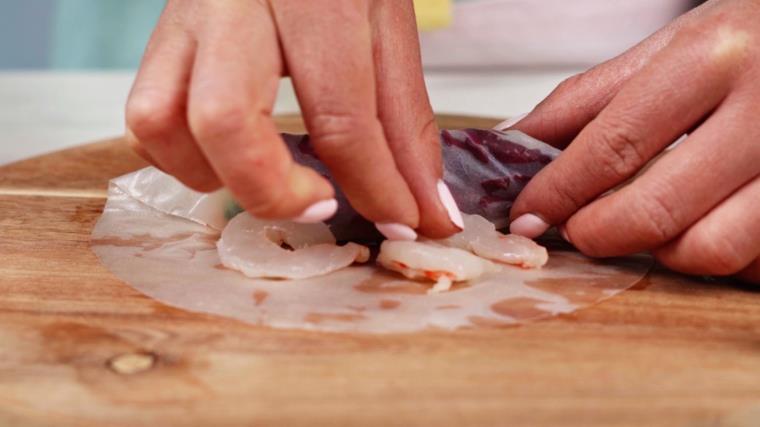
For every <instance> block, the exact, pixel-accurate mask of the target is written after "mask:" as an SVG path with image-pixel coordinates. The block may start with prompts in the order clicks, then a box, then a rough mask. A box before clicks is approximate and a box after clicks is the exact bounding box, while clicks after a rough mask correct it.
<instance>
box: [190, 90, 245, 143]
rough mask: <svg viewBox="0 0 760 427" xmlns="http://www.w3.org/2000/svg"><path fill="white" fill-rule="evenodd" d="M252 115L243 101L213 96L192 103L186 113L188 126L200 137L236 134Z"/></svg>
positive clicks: (210, 137) (212, 137)
mask: <svg viewBox="0 0 760 427" xmlns="http://www.w3.org/2000/svg"><path fill="white" fill-rule="evenodd" d="M252 117H253V114H252V113H251V110H250V109H249V108H247V106H246V105H245V103H243V102H240V101H232V100H223V99H215V98H211V99H209V100H204V101H201V102H196V103H194V104H192V105H191V106H190V110H189V113H188V120H189V123H190V128H191V129H192V131H193V133H194V134H195V135H196V136H197V137H199V138H200V139H214V138H220V137H227V136H232V135H236V134H238V133H240V132H241V131H242V130H243V129H244V128H245V126H246V124H247V121H248V120H250V119H251V118H252Z"/></svg>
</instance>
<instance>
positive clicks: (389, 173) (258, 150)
mask: <svg viewBox="0 0 760 427" xmlns="http://www.w3.org/2000/svg"><path fill="white" fill-rule="evenodd" d="M285 75H289V76H291V77H292V79H293V84H294V87H295V90H296V94H297V96H298V99H299V102H300V105H301V109H302V112H303V115H304V119H305V122H306V127H307V129H308V131H309V133H310V135H311V142H312V144H313V146H314V148H315V150H316V152H317V154H318V155H319V157H320V159H321V160H322V161H323V162H324V163H325V164H326V165H327V166H328V168H329V169H330V171H331V173H332V175H333V176H334V177H335V179H336V181H337V182H338V184H339V185H340V186H341V188H342V189H343V191H344V192H345V193H346V195H347V197H348V199H349V201H350V202H351V204H352V205H353V207H354V208H355V209H356V210H357V211H358V212H359V213H361V214H362V215H363V216H364V217H366V218H367V219H369V220H370V221H373V222H375V223H376V224H378V229H380V230H381V231H382V232H383V233H384V234H385V235H386V236H387V237H389V238H394V239H411V238H414V237H415V236H416V234H415V232H414V230H413V229H415V228H417V229H419V231H420V232H422V233H423V234H425V235H427V236H430V237H443V236H448V235H450V234H452V233H455V232H457V231H458V230H459V228H460V227H461V216H460V215H459V211H458V210H457V209H456V204H455V203H454V201H453V198H451V195H450V193H449V192H448V189H447V188H446V186H445V184H443V181H441V180H440V178H441V176H442V165H441V153H440V146H439V140H438V138H439V136H438V128H437V126H436V124H435V121H434V117H433V113H432V110H431V108H430V103H429V101H428V98H427V92H426V90H425V86H424V81H423V77H422V67H421V64H420V54H419V45H418V39H417V32H416V27H415V22H414V11H413V8H412V3H411V0H408V1H399V2H395V1H394V2H389V1H375V0H362V1H357V0H309V1H299V0H277V1H264V0H225V1H193V2H190V1H182V0H169V1H168V3H167V6H166V8H165V10H164V12H163V14H162V16H161V18H160V20H159V23H158V25H157V27H156V30H155V32H154V34H153V36H152V38H151V41H150V43H149V45H148V47H147V49H146V53H145V56H144V58H143V62H142V64H141V67H140V70H139V72H138V75H137V78H136V80H135V83H134V86H133V88H132V91H131V93H130V96H129V101H128V103H127V111H126V118H127V129H128V131H127V139H128V140H129V141H130V144H131V145H132V146H133V147H134V148H135V149H136V150H137V151H138V153H140V154H141V155H143V156H144V157H145V158H146V159H148V160H149V161H150V162H152V163H153V164H155V165H156V166H158V167H159V168H161V169H163V170H164V171H166V172H167V173H170V174H172V175H174V176H175V177H177V178H178V179H179V180H180V181H182V182H183V183H184V184H186V185H187V186H189V187H191V188H193V189H196V190H199V191H211V190H214V189H216V188H218V187H220V186H221V185H225V186H227V187H228V188H229V189H230V191H231V192H232V193H233V194H234V195H235V197H236V198H237V200H238V201H239V202H240V204H241V205H242V206H243V207H244V208H245V209H246V210H247V211H249V212H251V213H252V214H254V215H256V216H258V217H262V218H294V219H297V220H301V221H307V222H313V221H321V220H324V219H327V218H328V217H329V216H332V214H333V213H334V212H335V209H336V207H337V204H336V203H335V200H334V199H333V196H334V190H333V188H332V187H331V186H330V184H329V182H328V181H327V180H326V179H325V178H324V177H322V176H320V175H319V174H317V173H316V172H314V171H313V170H311V169H309V168H306V167H303V166H301V165H299V164H297V163H294V162H293V159H292V158H291V156H290V153H289V152H288V150H287V148H286V146H285V145H284V142H283V141H282V140H281V138H280V136H279V132H278V130H277V128H276V126H275V124H274V122H273V120H272V117H271V112H272V107H273V103H274V101H275V96H276V90H277V87H278V82H279V79H280V77H281V76H285Z"/></svg>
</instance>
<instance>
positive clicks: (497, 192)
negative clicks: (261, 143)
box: [283, 129, 560, 240]
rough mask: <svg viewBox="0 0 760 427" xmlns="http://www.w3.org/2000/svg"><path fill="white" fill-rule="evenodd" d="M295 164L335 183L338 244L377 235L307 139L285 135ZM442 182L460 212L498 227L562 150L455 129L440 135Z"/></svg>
mask: <svg viewBox="0 0 760 427" xmlns="http://www.w3.org/2000/svg"><path fill="white" fill-rule="evenodd" d="M283 138H284V139H285V142H286V143H287V145H288V148H290V151H291V153H292V154H293V157H294V158H295V160H296V161H297V162H299V163H301V164H303V165H306V166H309V167H311V168H313V169H315V170H316V171H317V172H319V173H320V174H322V175H324V176H326V177H327V178H328V179H330V181H331V182H332V183H333V186H334V187H335V189H336V198H337V199H338V204H339V208H338V213H337V214H336V215H335V217H333V218H332V219H331V220H330V221H329V224H330V227H331V229H332V231H333V233H334V234H335V236H336V238H338V240H366V239H368V238H372V237H373V236H376V233H375V231H374V228H373V227H372V225H371V224H370V223H369V222H367V221H366V220H365V219H363V218H362V217H361V216H359V214H357V213H356V211H355V210H354V209H353V208H352V207H351V205H350V204H349V203H348V200H347V199H346V196H345V195H344V194H343V192H342V191H341V190H340V187H338V186H337V185H336V183H335V182H334V181H333V180H332V178H331V177H330V174H329V171H328V170H327V168H326V167H325V165H324V164H323V163H322V162H320V161H319V159H318V157H317V155H316V153H315V152H314V150H313V149H312V147H311V145H310V143H309V136H308V135H290V134H284V135H283ZM441 149H442V153H443V164H444V176H443V179H444V181H445V182H446V184H448V186H449V188H450V189H451V192H452V194H453V195H454V199H456V202H457V204H458V205H459V209H460V210H461V211H462V212H465V213H469V214H478V215H481V216H483V217H485V218H487V219H488V220H490V221H491V222H493V223H494V224H496V225H497V227H500V228H501V227H504V226H506V224H507V219H508V217H509V210H510V208H511V207H512V203H513V202H514V200H515V199H516V198H517V195H518V194H519V193H520V191H522V189H523V188H525V185H526V184H527V183H528V181H530V179H531V178H532V177H533V176H534V175H535V174H536V173H538V171H539V170H541V169H542V168H543V167H544V166H546V165H547V164H549V162H551V161H552V160H553V159H554V158H555V157H557V155H559V153H560V151H559V150H557V149H556V148H554V147H552V146H550V145H547V144H545V143H543V142H541V141H538V140H536V139H534V138H531V137H530V136H528V135H526V134H524V133H522V132H519V131H506V132H502V131H497V130H485V129H457V130H442V131H441Z"/></svg>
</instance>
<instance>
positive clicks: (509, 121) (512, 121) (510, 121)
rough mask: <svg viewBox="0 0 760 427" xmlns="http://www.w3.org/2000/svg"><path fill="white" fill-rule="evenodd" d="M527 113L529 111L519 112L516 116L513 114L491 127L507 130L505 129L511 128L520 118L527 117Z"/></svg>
mask: <svg viewBox="0 0 760 427" xmlns="http://www.w3.org/2000/svg"><path fill="white" fill-rule="evenodd" d="M528 114H530V113H523V114H519V115H517V116H514V117H512V118H509V119H507V120H504V121H503V122H501V123H499V124H498V125H496V126H494V127H493V128H494V129H497V130H507V129H509V128H511V127H512V126H514V125H516V124H517V123H519V122H520V120H522V119H524V118H526V117H528Z"/></svg>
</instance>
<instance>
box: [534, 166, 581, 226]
mask: <svg viewBox="0 0 760 427" xmlns="http://www.w3.org/2000/svg"><path fill="white" fill-rule="evenodd" d="M546 182H547V186H548V187H549V188H548V191H546V192H544V191H540V190H539V191H535V190H534V191H533V192H532V193H531V194H530V196H533V197H534V198H535V199H534V200H533V201H531V203H530V204H533V205H544V204H547V203H546V202H548V201H549V200H547V198H546V197H545V195H546V194H552V195H553V199H554V200H556V201H557V202H558V203H559V205H560V206H562V209H561V212H564V213H565V214H564V215H563V216H559V215H557V214H555V213H553V212H549V211H548V210H547V212H544V211H542V212H541V213H543V214H544V215H546V217H547V219H548V220H549V221H551V223H552V224H561V223H563V222H565V221H566V220H567V219H568V218H569V217H570V216H571V215H573V214H574V213H575V212H577V211H578V210H579V209H581V208H582V207H583V206H585V205H586V202H587V200H585V199H584V198H582V197H581V195H579V194H578V193H577V192H576V191H575V189H574V188H572V187H569V186H568V185H566V184H567V181H565V180H563V179H559V177H552V178H550V179H548V180H547V181H546Z"/></svg>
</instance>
